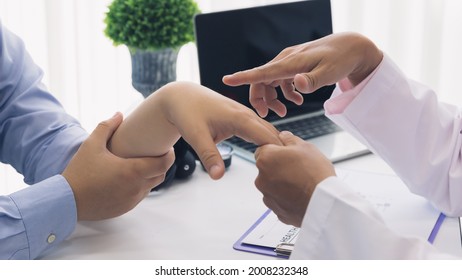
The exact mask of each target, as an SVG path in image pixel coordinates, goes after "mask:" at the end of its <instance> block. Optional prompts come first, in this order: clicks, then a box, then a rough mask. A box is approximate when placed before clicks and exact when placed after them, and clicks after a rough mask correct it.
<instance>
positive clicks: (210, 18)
mask: <svg viewBox="0 0 462 280" xmlns="http://www.w3.org/2000/svg"><path fill="white" fill-rule="evenodd" d="M194 25H195V37H196V45H197V52H198V60H199V74H200V82H201V84H202V85H203V86H205V87H208V88H210V89H212V90H214V91H216V92H218V93H220V94H223V95H224V96H226V97H228V98H231V99H233V100H235V101H237V102H239V103H241V104H243V105H245V106H247V107H249V108H252V106H251V105H250V103H249V101H248V99H249V86H248V85H246V86H240V87H230V86H227V85H225V84H223V82H222V77H223V76H224V75H226V74H231V73H234V72H236V71H240V70H244V69H250V68H253V67H256V66H259V65H262V64H265V63H266V62H268V61H270V60H271V59H273V58H274V57H275V56H276V55H277V54H278V53H279V52H280V51H282V50H283V49H284V48H286V47H289V46H292V45H296V44H300V43H304V42H307V41H312V40H315V39H318V38H321V37H323V36H326V35H329V34H331V33H332V16H331V5H330V1H329V0H308V1H298V2H290V3H283V4H273V5H266V6H258V7H252V8H244V9H235V10H227V11H221V12H212V13H204V14H198V15H196V17H195V18H194ZM333 89H334V85H332V86H327V87H324V88H321V89H319V90H318V91H317V92H315V93H312V94H308V95H304V102H303V104H302V105H300V106H298V105H295V104H293V103H292V102H289V101H287V100H286V99H285V98H284V97H283V95H282V92H281V91H279V92H278V96H279V97H278V98H279V100H281V101H282V102H283V103H284V104H285V105H286V107H287V111H288V113H287V115H286V116H285V117H283V118H281V117H279V116H277V115H276V114H275V113H273V112H270V113H269V114H268V116H267V117H266V118H265V119H266V120H267V121H269V122H271V123H272V124H273V125H275V126H276V128H278V129H279V130H281V131H282V130H289V131H291V132H292V133H294V134H295V135H297V136H299V137H301V138H303V139H305V140H307V141H310V142H312V143H313V144H315V145H316V146H317V147H318V148H319V149H320V150H321V152H323V153H324V154H325V155H326V156H327V158H329V159H330V160H331V161H332V162H338V161H342V160H345V159H349V158H352V157H356V156H360V155H364V154H366V153H369V151H368V150H367V148H366V147H365V146H364V145H363V144H361V143H360V142H358V141H357V140H356V139H355V138H353V137H352V136H351V135H350V134H348V133H347V132H345V131H343V130H342V129H340V128H339V127H338V126H336V125H335V124H334V123H333V122H332V121H330V120H329V119H328V118H327V117H326V116H325V115H324V111H323V104H324V101H326V100H327V99H328V98H329V97H330V95H331V93H332V91H333ZM278 90H279V89H278ZM252 109H253V108H252ZM226 143H228V144H230V145H231V146H232V147H233V148H234V151H235V153H236V154H237V155H238V156H241V157H243V158H245V159H247V160H250V161H255V159H254V152H255V150H256V148H257V147H256V146H255V145H253V144H252V143H247V142H245V141H243V140H241V139H240V138H237V137H233V138H230V139H228V140H226Z"/></svg>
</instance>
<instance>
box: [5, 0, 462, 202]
mask: <svg viewBox="0 0 462 280" xmlns="http://www.w3.org/2000/svg"><path fill="white" fill-rule="evenodd" d="M110 2H111V1H110V0H0V20H1V21H2V23H3V24H4V25H5V26H7V27H8V28H9V29H11V30H12V31H14V32H15V33H17V34H18V35H20V36H21V37H22V38H23V39H24V41H25V43H26V47H27V49H28V50H29V52H30V53H31V54H32V57H34V59H35V61H36V63H37V64H39V65H40V66H41V67H42V68H43V69H44V71H45V73H46V76H45V80H44V82H45V84H46V85H47V86H48V87H49V89H50V91H51V92H52V93H53V94H54V95H55V96H57V98H58V99H59V100H60V101H61V102H62V103H63V105H64V107H65V108H66V110H67V111H68V112H69V113H70V114H72V115H73V116H75V117H77V118H78V119H79V120H80V121H81V122H82V125H83V126H84V127H85V128H86V129H87V130H88V131H92V130H93V128H94V127H95V126H96V124H97V123H98V122H99V121H101V120H103V119H106V118H108V117H110V116H111V115H112V114H113V113H114V112H115V111H122V112H127V111H128V110H129V109H130V108H133V107H134V106H135V105H136V104H137V103H139V102H140V101H141V100H142V99H141V95H140V94H138V93H137V92H136V91H135V90H134V89H133V88H132V86H131V77H130V75H131V68H130V67H131V66H130V57H129V53H128V50H127V49H126V48H125V47H124V46H120V47H114V46H113V45H112V43H111V41H110V40H109V39H107V38H106V37H105V36H104V34H103V29H104V27H105V26H104V22H103V19H104V16H105V12H106V11H107V6H108V4H109V3H110ZM197 2H198V4H199V6H200V8H201V10H202V12H210V11H218V10H226V9H233V8H242V7H249V6H255V5H264V4H273V3H281V2H290V1H275V0H273V1H270V0H233V1H229V0H197ZM331 2H332V12H333V21H334V32H339V31H357V32H360V33H362V34H364V35H366V36H368V37H369V38H371V39H372V40H373V41H374V42H376V43H377V45H378V46H379V47H380V48H381V49H382V50H384V51H385V52H386V53H387V54H388V55H389V56H391V57H392V58H393V59H394V60H395V62H396V63H397V64H398V65H399V66H400V67H401V68H402V69H403V71H404V72H405V73H407V74H408V75H409V77H411V78H413V79H415V80H418V81H421V82H422V83H425V84H427V85H429V86H431V87H432V88H434V89H435V90H436V91H437V92H438V94H439V97H440V99H441V100H443V101H446V102H452V103H456V104H461V105H462V94H460V93H459V86H458V81H457V80H458V78H459V75H460V72H461V71H459V67H458V66H459V63H461V62H462V54H461V52H460V50H461V49H462V33H461V31H460V28H459V27H460V26H462V17H460V16H459V14H460V13H461V12H462V1H458V0H331ZM178 79H180V80H191V81H196V82H198V81H199V78H198V73H197V58H196V54H195V46H194V44H192V43H191V44H188V45H186V46H185V47H184V48H183V49H182V51H181V52H180V55H179V60H178ZM23 186H24V184H23V183H22V177H21V176H20V175H18V174H16V173H15V172H14V170H12V169H11V167H8V166H1V165H0V194H3V193H10V192H12V191H14V190H16V189H17V188H20V187H23Z"/></svg>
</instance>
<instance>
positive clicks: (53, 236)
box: [47, 233, 56, 244]
mask: <svg viewBox="0 0 462 280" xmlns="http://www.w3.org/2000/svg"><path fill="white" fill-rule="evenodd" d="M55 240H56V235H54V234H53V233H52V234H50V235H48V238H47V242H48V244H51V243H53V242H55Z"/></svg>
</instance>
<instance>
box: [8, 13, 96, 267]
mask: <svg viewBox="0 0 462 280" xmlns="http://www.w3.org/2000/svg"><path fill="white" fill-rule="evenodd" d="M42 76H43V72H42V71H41V69H40V68H39V67H38V66H37V65H35V64H34V62H33V61H32V59H31V57H30V56H29V54H28V53H27V52H26V50H25V47H24V44H23V42H22V41H21V40H20V39H19V38H18V37H17V36H16V35H14V34H13V33H11V32H10V31H9V30H7V29H6V28H5V27H3V26H2V24H1V22H0V161H1V162H3V163H7V164H10V165H12V166H13V167H14V168H15V169H16V170H17V171H18V172H19V173H21V174H23V175H24V180H25V182H26V183H27V184H29V185H30V186H28V187H27V188H25V189H23V190H20V191H18V192H15V193H13V194H10V195H7V196H0V259H34V258H37V257H38V256H40V255H41V254H42V253H43V252H45V251H46V250H48V249H50V248H52V247H54V246H56V245H57V244H59V243H60V242H61V241H63V240H64V239H65V238H66V237H68V236H69V235H70V234H71V233H72V231H73V230H74V228H75V224H76V220H77V212H76V206H75V199H74V195H73V192H72V189H71V188H70V186H69V184H68V183H67V181H66V180H65V179H64V177H62V176H61V175H60V173H61V172H62V171H63V170H64V168H65V167H66V165H67V163H68V161H69V160H70V159H71V158H72V156H73V155H74V154H75V152H76V151H77V149H78V148H79V146H80V144H81V143H82V142H83V141H84V140H85V139H86V138H87V136H88V134H87V133H86V132H85V130H84V129H83V128H82V127H81V126H80V124H79V123H78V121H77V120H75V119H74V118H72V117H71V116H69V115H68V114H66V112H65V111H64V109H63V108H62V106H61V105H60V104H59V102H58V101H57V100H56V99H55V98H54V97H53V96H52V95H51V94H50V93H49V92H48V91H47V89H46V88H45V86H44V85H43V84H42V82H41V79H42Z"/></svg>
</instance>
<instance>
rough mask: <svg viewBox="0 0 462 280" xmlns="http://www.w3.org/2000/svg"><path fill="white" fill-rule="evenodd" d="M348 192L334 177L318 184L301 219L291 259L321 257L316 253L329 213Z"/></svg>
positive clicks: (342, 183)
mask: <svg viewBox="0 0 462 280" xmlns="http://www.w3.org/2000/svg"><path fill="white" fill-rule="evenodd" d="M345 192H348V189H347V188H345V184H344V182H342V181H341V180H340V179H338V178H337V177H335V176H332V177H328V178H326V179H324V180H323V181H322V182H321V183H319V184H318V185H317V187H316V189H315V191H314V192H313V194H312V196H311V199H310V203H309V204H308V208H307V210H306V213H305V216H304V218H303V222H302V226H301V229H302V230H301V231H300V235H299V238H298V239H297V243H296V244H295V249H294V252H293V253H292V255H291V258H292V259H311V258H315V256H318V255H322V253H320V252H317V250H318V249H317V248H318V244H319V240H321V239H322V236H323V232H324V226H325V225H326V224H327V220H328V218H329V215H330V213H331V210H332V207H333V206H334V204H335V202H336V200H337V197H336V195H341V194H342V193H345Z"/></svg>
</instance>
